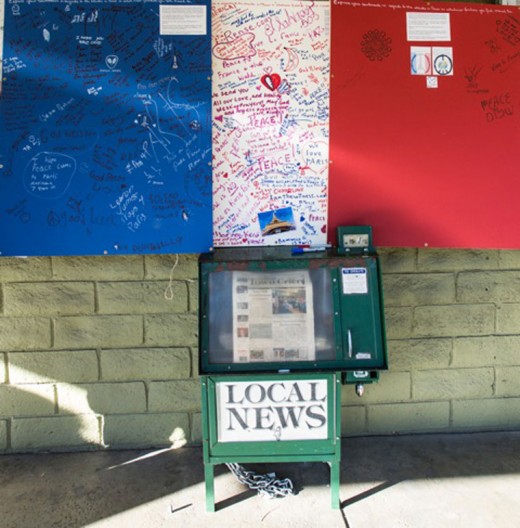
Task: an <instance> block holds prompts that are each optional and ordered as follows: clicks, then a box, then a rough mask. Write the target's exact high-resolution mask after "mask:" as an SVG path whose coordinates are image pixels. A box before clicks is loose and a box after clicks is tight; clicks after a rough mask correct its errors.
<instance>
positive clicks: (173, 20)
mask: <svg viewBox="0 0 520 528" xmlns="http://www.w3.org/2000/svg"><path fill="white" fill-rule="evenodd" d="M159 8H160V11H159V20H160V29H159V31H160V34H161V35H205V34H206V24H207V12H206V6H199V5H189V6H187V5H183V6H177V5H175V6H173V5H161V6H159Z"/></svg>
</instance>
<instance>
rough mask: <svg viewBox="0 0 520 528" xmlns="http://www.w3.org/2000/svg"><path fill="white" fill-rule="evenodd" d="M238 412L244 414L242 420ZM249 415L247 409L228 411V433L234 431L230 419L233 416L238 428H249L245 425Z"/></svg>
mask: <svg viewBox="0 0 520 528" xmlns="http://www.w3.org/2000/svg"><path fill="white" fill-rule="evenodd" d="M239 411H243V412H244V418H243V419H242V417H241V416H240V414H239ZM248 413H249V409H247V408H242V409H229V426H228V428H227V429H228V431H234V430H235V428H234V427H233V420H232V417H233V416H234V417H235V419H236V421H237V423H238V425H239V426H240V427H242V429H244V430H245V429H248V428H249V426H248V425H247V415H248Z"/></svg>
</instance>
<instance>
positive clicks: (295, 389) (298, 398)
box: [287, 383, 305, 402]
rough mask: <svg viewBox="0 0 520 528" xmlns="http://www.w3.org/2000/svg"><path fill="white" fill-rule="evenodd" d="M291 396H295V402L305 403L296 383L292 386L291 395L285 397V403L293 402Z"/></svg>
mask: <svg viewBox="0 0 520 528" xmlns="http://www.w3.org/2000/svg"><path fill="white" fill-rule="evenodd" d="M293 396H296V401H300V402H302V401H305V398H304V397H303V395H302V391H301V390H300V387H298V384H297V383H294V384H293V387H292V389H291V393H290V394H289V396H288V397H287V401H290V402H292V401H293V399H292V398H293Z"/></svg>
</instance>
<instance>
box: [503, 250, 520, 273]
mask: <svg viewBox="0 0 520 528" xmlns="http://www.w3.org/2000/svg"><path fill="white" fill-rule="evenodd" d="M498 261H499V267H500V269H520V251H519V250H518V249H503V250H500V251H499V252H498Z"/></svg>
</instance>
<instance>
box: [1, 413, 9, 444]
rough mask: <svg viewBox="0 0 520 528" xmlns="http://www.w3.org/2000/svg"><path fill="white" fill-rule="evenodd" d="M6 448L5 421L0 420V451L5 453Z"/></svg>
mask: <svg viewBox="0 0 520 528" xmlns="http://www.w3.org/2000/svg"><path fill="white" fill-rule="evenodd" d="M7 447H8V446H7V420H0V451H6V450H7Z"/></svg>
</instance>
